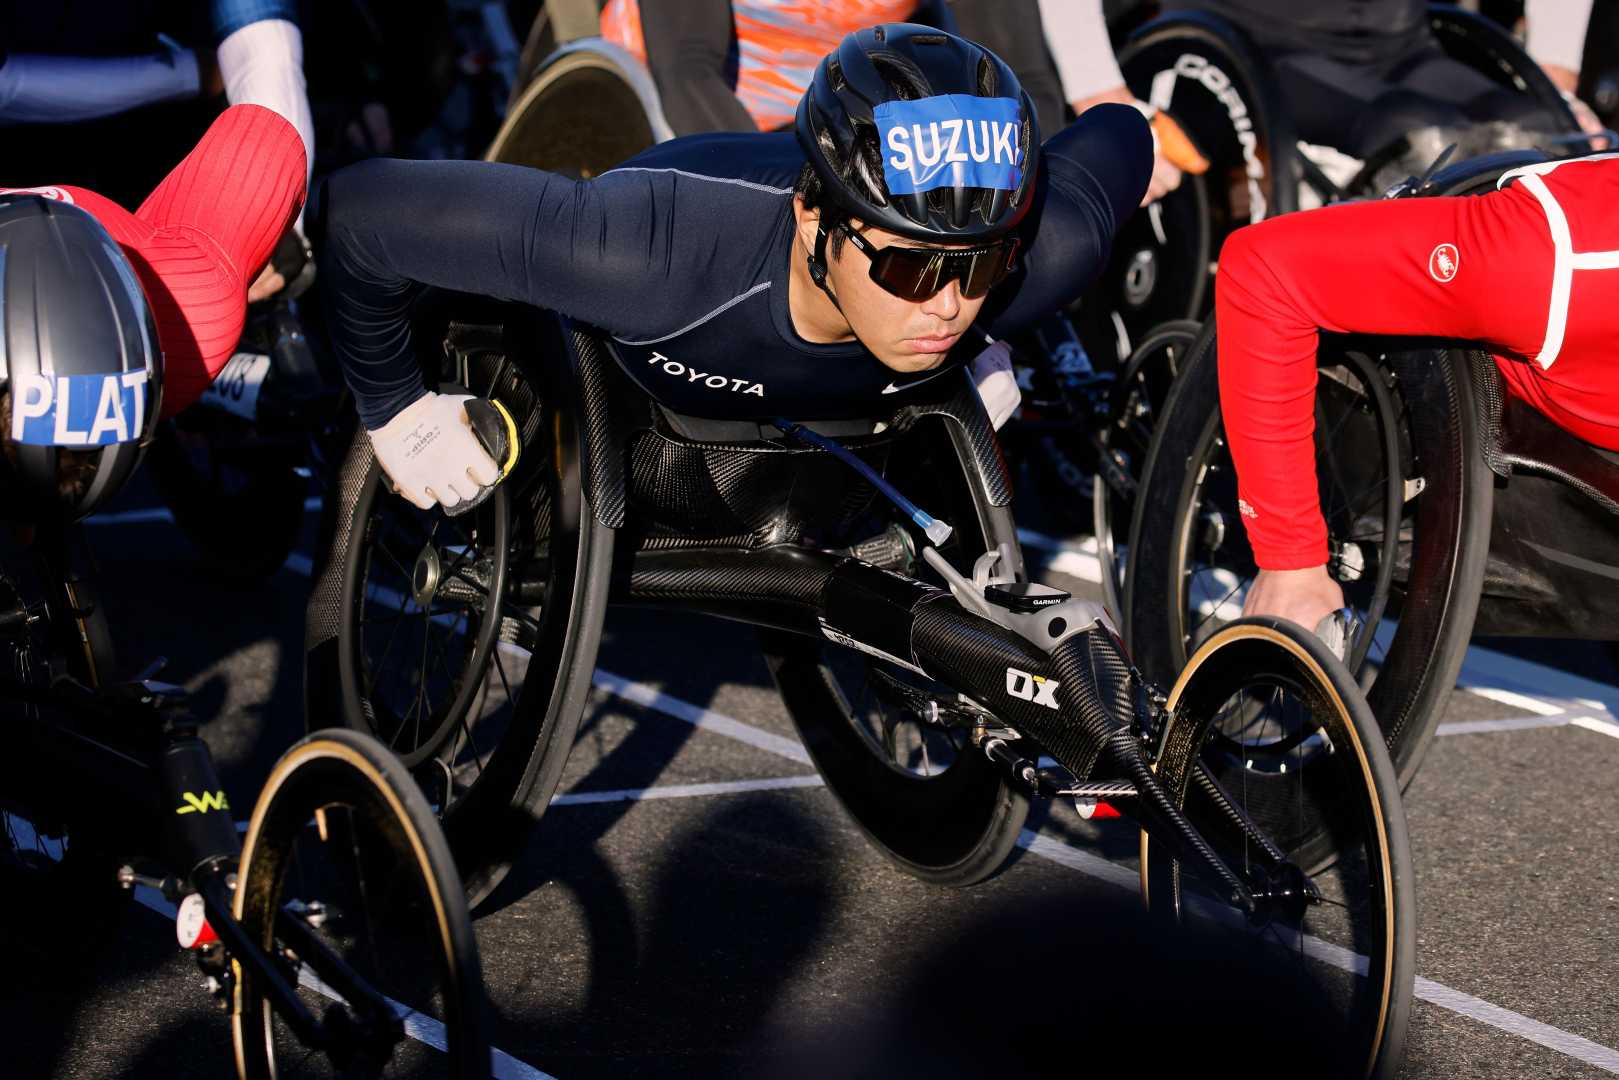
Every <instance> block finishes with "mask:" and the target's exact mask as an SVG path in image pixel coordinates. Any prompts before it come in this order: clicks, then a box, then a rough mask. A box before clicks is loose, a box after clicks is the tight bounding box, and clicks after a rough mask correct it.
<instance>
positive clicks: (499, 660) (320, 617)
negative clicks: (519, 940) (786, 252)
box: [306, 331, 611, 903]
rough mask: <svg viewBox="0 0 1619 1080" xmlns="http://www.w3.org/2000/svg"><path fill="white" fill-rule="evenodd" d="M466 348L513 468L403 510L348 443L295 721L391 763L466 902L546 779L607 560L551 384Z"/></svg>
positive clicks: (578, 703) (571, 725)
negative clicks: (484, 494) (427, 811)
mask: <svg viewBox="0 0 1619 1080" xmlns="http://www.w3.org/2000/svg"><path fill="white" fill-rule="evenodd" d="M507 332H508V333H509V332H510V331H507ZM498 340H500V339H499V337H498V333H497V335H496V337H495V338H494V339H492V341H491V342H485V345H487V346H489V348H490V349H491V350H492V349H493V341H498ZM501 348H502V349H503V350H505V349H507V346H506V345H502V346H501ZM519 348H523V349H524V350H525V352H532V351H534V347H533V346H532V345H528V346H520V345H518V344H517V343H515V342H514V343H511V344H510V351H516V350H517V349H519ZM483 349H484V346H482V345H480V346H475V347H474V346H468V347H467V348H466V349H465V350H464V351H463V353H462V354H461V356H462V360H463V361H464V362H463V371H462V372H460V373H459V375H460V381H462V382H463V383H464V384H465V385H468V386H469V387H470V388H471V391H472V392H473V393H474V394H478V395H481V396H488V397H496V398H498V399H500V400H501V402H502V403H503V404H505V405H506V406H507V409H508V410H509V411H510V412H511V413H512V415H513V417H514V418H516V420H517V423H518V427H519V429H520V434H521V437H522V439H523V444H524V445H523V452H522V455H521V457H520V459H519V461H518V464H517V466H516V468H515V469H514V471H513V473H512V475H510V476H509V477H507V478H506V479H505V480H504V481H503V482H502V483H501V485H500V487H498V488H497V489H496V490H495V492H494V494H493V495H492V496H491V497H490V498H489V499H488V500H487V501H485V503H484V504H483V505H482V506H480V507H478V508H477V509H476V510H474V511H472V512H471V513H469V514H467V515H465V516H463V517H448V516H446V515H444V514H443V513H442V512H441V511H438V510H434V511H432V512H422V511H418V510H417V509H415V508H414V507H413V506H411V505H410V504H409V503H407V502H405V501H404V500H403V499H401V498H399V497H397V496H395V495H393V494H392V493H391V490H390V488H389V485H388V483H387V480H386V478H385V477H384V476H383V475H382V472H381V470H380V468H378V466H377V465H376V463H375V460H374V458H373V456H372V453H371V448H370V443H369V440H368V439H367V438H366V437H365V435H364V434H363V433H362V434H361V435H360V436H359V437H358V438H357V439H356V440H355V443H354V446H353V448H352V450H351V451H350V456H349V460H348V461H347V462H345V464H344V466H343V470H342V478H341V479H340V482H339V485H338V487H339V491H340V495H339V497H340V498H341V497H344V496H348V497H349V498H351V499H352V503H351V504H349V505H350V506H351V507H352V509H346V510H343V511H340V512H339V514H338V515H337V517H338V518H339V521H338V525H337V532H336V534H335V535H334V536H333V538H332V540H331V544H332V555H331V567H330V569H329V570H328V572H327V573H326V574H325V575H324V576H323V578H322V580H321V582H320V583H318V584H317V587H316V590H315V596H314V598H313V599H312V601H311V617H310V622H311V631H310V645H309V652H308V654H307V657H306V663H307V666H308V672H309V684H310V686H311V687H312V689H311V691H310V710H311V716H312V722H313V723H315V724H316V725H317V726H319V725H321V724H332V723H341V724H345V725H347V726H349V727H353V728H357V729H359V730H362V731H367V732H369V733H370V734H373V735H375V736H376V737H377V738H379V739H381V740H382V742H383V743H384V744H386V745H387V746H388V747H389V748H390V749H392V750H394V751H395V752H396V753H398V754H399V755H400V756H401V757H402V758H403V760H404V761H405V763H406V765H407V767H409V768H410V769H411V772H412V775H414V776H415V778H416V780H417V782H418V783H419V784H420V785H421V787H422V790H423V791H424V792H425V793H426V794H427V797H428V800H429V803H430V805H432V806H433V807H434V808H435V810H436V811H437V813H438V814H439V816H440V818H441V821H442V824H443V827H444V831H445V834H446V835H447V836H448V837H449V840H450V846H451V849H452V850H453V851H454V852H455V855H456V860H457V864H458V866H459V867H460V871H461V876H462V879H463V880H464V881H465V882H466V884H467V888H468V890H469V895H470V896H471V897H472V899H473V902H474V903H476V902H478V901H480V900H482V899H483V898H484V897H485V896H487V895H488V894H489V892H490V891H492V890H493V889H494V887H495V885H497V884H498V883H499V882H500V880H501V879H502V878H503V877H504V876H505V873H506V871H507V870H508V869H509V868H510V865H511V862H512V860H513V859H514V858H515V856H516V854H517V853H518V852H519V851H520V850H521V848H522V846H523V844H524V842H525V841H526V839H527V837H528V834H529V831H530V829H531V828H532V826H533V823H534V822H535V821H536V820H538V818H539V817H540V815H541V814H542V813H543V812H544V810H545V807H546V805H547V803H548V802H549V800H550V797H551V795H552V793H553V792H554V791H555V789H556V784H557V782H558V780H559V778H560V777H561V773H562V767H563V764H564V763H565V762H566V759H567V754H568V751H569V749H570V748H571V747H572V744H573V736H574V733H575V731H576V730H577V729H578V724H579V719H580V716H581V715H582V713H583V710H584V707H585V701H586V695H587V694H588V693H589V689H590V682H591V673H592V670H593V667H594V657H595V650H596V646H597V643H598V642H599V640H600V634H601V620H602V616H603V612H604V610H605V606H606V588H607V571H608V568H609V566H610V562H611V532H610V531H609V530H606V529H604V528H602V527H601V526H600V525H599V524H598V523H597V522H596V519H595V516H594V514H592V512H591V511H590V509H589V507H588V505H587V504H586V502H585V499H584V496H583V493H582V490H581V484H580V477H579V461H580V455H579V449H580V436H579V433H578V430H577V428H576V427H575V425H574V422H573V413H572V409H571V406H569V405H568V404H567V400H568V399H567V395H566V393H565V392H564V391H563V389H562V388H561V380H560V379H559V378H557V377H555V375H554V374H553V375H552V376H547V375H546V374H545V373H544V372H541V371H538V370H530V369H529V368H528V367H527V366H526V365H522V366H520V365H519V364H517V363H515V362H513V361H510V360H508V359H507V355H508V352H506V351H502V352H495V351H483ZM539 360H540V363H536V364H535V365H534V366H535V368H536V369H538V368H539V367H540V366H542V364H549V366H551V367H552V368H559V367H561V365H560V364H559V363H557V362H556V361H557V357H555V356H541V357H539ZM547 380H549V381H547ZM350 493H352V494H350ZM334 584H335V588H331V586H332V585H334ZM328 612H329V613H330V614H328ZM328 619H329V620H330V621H329V622H328V621H327V620H328ZM325 693H330V694H331V696H332V698H333V699H335V700H334V702H327V701H324V700H322V699H323V695H324V694H325ZM334 703H335V704H336V705H338V706H339V708H337V709H333V708H332V704H334Z"/></svg>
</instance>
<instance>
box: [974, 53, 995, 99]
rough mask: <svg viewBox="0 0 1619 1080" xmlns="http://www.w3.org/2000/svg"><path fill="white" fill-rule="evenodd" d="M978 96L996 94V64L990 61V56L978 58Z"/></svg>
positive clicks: (992, 95)
mask: <svg viewBox="0 0 1619 1080" xmlns="http://www.w3.org/2000/svg"><path fill="white" fill-rule="evenodd" d="M978 96H979V97H994V96H995V65H994V64H992V63H990V62H989V57H987V56H981V57H979V58H978Z"/></svg>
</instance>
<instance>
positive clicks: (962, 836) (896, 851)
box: [761, 431, 1029, 886]
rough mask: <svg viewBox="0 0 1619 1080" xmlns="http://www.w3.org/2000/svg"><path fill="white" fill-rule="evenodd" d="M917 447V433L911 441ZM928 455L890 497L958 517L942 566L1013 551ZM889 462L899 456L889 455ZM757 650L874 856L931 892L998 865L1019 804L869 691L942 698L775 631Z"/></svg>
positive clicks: (1012, 538)
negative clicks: (909, 497)
mask: <svg viewBox="0 0 1619 1080" xmlns="http://www.w3.org/2000/svg"><path fill="white" fill-rule="evenodd" d="M927 434H937V432H936V431H935V432H930V433H927ZM922 436H924V433H923V432H921V431H918V432H915V433H913V435H912V436H911V439H912V440H917V439H919V438H920V437H922ZM939 444H944V445H942V446H941V445H939ZM907 445H908V446H909V448H910V449H915V448H916V447H915V443H914V442H913V443H910V444H907ZM930 451H931V452H929V453H927V455H926V456H924V457H917V458H911V459H910V460H911V461H912V462H913V463H919V464H920V465H921V467H920V468H919V469H918V470H917V473H918V476H917V479H916V480H914V481H912V480H906V481H905V482H903V483H902V484H901V488H902V490H905V491H907V492H908V493H909V492H915V493H917V494H918V496H919V497H921V498H922V499H923V500H924V501H923V503H922V505H927V506H930V507H932V506H940V507H945V508H947V509H956V510H957V511H958V512H957V513H956V514H955V515H954V516H950V517H948V518H947V520H950V521H952V522H954V523H955V524H956V526H957V528H956V531H955V534H954V535H953V536H952V538H951V539H950V540H949V541H948V542H947V543H946V545H945V547H944V548H943V549H942V550H943V551H944V553H945V554H946V556H947V557H948V558H949V559H950V561H951V563H952V565H954V566H955V567H956V569H958V570H961V571H963V572H968V573H970V572H971V569H972V564H973V561H974V560H975V559H976V558H977V557H978V556H979V555H980V554H982V553H983V552H985V551H986V550H989V549H990V548H991V547H993V546H995V545H996V544H998V543H1002V542H1008V543H1011V544H1013V545H1014V550H1016V547H1015V545H1016V542H1017V541H1016V533H1015V530H1014V529H1013V527H1012V522H1011V516H1010V514H1009V513H1006V512H1005V511H992V512H990V513H988V514H986V515H984V516H979V515H978V514H977V513H976V512H975V511H974V509H973V506H974V503H973V500H972V498H971V496H970V494H969V493H968V491H967V490H966V485H967V481H966V479H965V476H964V472H965V470H964V469H963V467H962V465H963V463H962V462H961V461H960V460H959V459H958V458H956V457H955V455H954V453H953V451H952V450H951V449H950V448H949V447H948V444H947V443H944V440H942V439H939V440H936V441H934V443H933V445H932V446H931V447H930ZM895 456H896V458H900V457H906V456H908V455H906V454H901V453H899V452H898V450H897V451H896V455H895ZM929 462H931V463H932V464H928V463H929ZM929 473H931V474H933V475H934V476H935V477H945V476H949V477H954V478H956V479H955V480H954V481H953V485H954V490H953V491H952V492H951V495H949V496H929V495H928V489H927V488H925V487H922V488H919V487H917V485H918V484H920V483H923V482H924V481H923V479H922V478H923V477H925V476H926V475H928V474H929ZM952 496H953V497H952ZM970 522H971V523H976V525H977V527H976V528H973V527H972V526H971V525H969V523H970ZM931 573H932V572H931V571H927V572H926V575H927V576H931ZM761 639H762V641H763V644H764V651H765V659H766V662H767V664H768V666H769V668H770V673H771V675H772V676H773V677H774V678H775V680H776V686H777V688H778V689H779V690H780V692H781V697H782V701H783V702H784V703H785V705H786V706H787V712H788V713H789V715H791V717H792V719H793V724H794V726H795V727H796V728H797V729H798V733H799V737H800V738H801V739H803V742H804V745H805V747H806V748H808V750H809V753H810V757H811V758H812V759H813V761H814V762H815V767H816V769H817V770H818V771H819V772H820V774H821V776H822V777H823V778H824V779H825V780H826V784H827V787H828V788H830V789H831V791H832V793H833V795H834V796H836V798H837V800H838V802H839V803H841V804H842V806H843V808H844V810H846V811H847V812H848V814H849V816H850V817H852V818H853V819H854V821H855V824H856V825H858V826H859V827H860V829H861V831H862V832H864V833H865V834H866V836H867V838H868V839H870V840H871V842H872V843H873V844H874V845H876V847H877V848H878V850H880V851H881V852H882V853H883V854H884V855H886V856H887V857H888V858H889V859H890V860H892V861H893V862H894V863H895V864H896V865H897V866H898V867H899V868H900V869H901V870H903V871H904V872H905V873H907V874H910V875H911V876H913V877H916V878H919V879H921V880H923V881H927V882H930V883H932V884H936V885H952V886H964V885H971V884H974V883H976V882H979V881H982V880H984V879H985V878H988V877H990V876H991V875H993V874H994V873H995V872H996V871H998V870H999V869H1000V868H1001V867H1002V866H1003V865H1004V864H1005V863H1006V861H1007V859H1008V857H1009V856H1010V855H1011V853H1012V850H1013V849H1014V848H1015V847H1016V845H1017V840H1018V836H1019V834H1020V833H1021V832H1022V829H1023V822H1024V820H1025V819H1026V818H1027V816H1028V812H1029V804H1028V799H1027V797H1026V796H1025V795H1024V794H1023V793H1022V792H1021V791H1019V790H1016V789H1014V788H1012V787H1010V786H1009V785H1007V784H1006V783H1005V782H1004V780H1003V779H1002V774H1001V773H1000V771H999V770H998V769H997V768H996V767H995V766H994V765H993V764H992V763H991V762H990V761H989V759H988V758H987V757H985V756H984V755H983V754H982V753H979V752H978V751H977V750H976V748H974V747H972V746H971V744H970V742H969V741H968V740H967V734H966V732H965V731H963V730H961V729H949V728H942V727H937V726H931V725H929V724H928V723H926V722H925V721H924V720H923V719H922V718H921V717H920V716H918V715H917V714H916V713H915V712H912V711H909V710H906V709H904V708H902V707H898V706H896V705H895V704H894V703H893V699H892V697H890V698H889V699H888V700H886V701H885V700H884V699H883V698H882V697H880V696H879V695H878V690H877V682H876V680H880V679H882V678H883V677H884V676H887V677H889V678H893V679H896V680H898V681H900V682H904V683H906V684H908V685H912V686H916V687H920V688H923V689H927V690H933V691H940V690H941V689H942V688H940V687H938V686H937V685H935V684H932V683H930V682H929V681H928V680H927V679H926V678H925V677H923V676H920V675H918V674H916V673H914V672H911V671H908V670H905V669H903V668H901V667H899V666H898V665H895V664H891V663H888V662H886V661H883V660H880V659H876V658H873V657H869V656H867V655H866V654H864V653H861V652H856V651H854V650H853V649H849V648H845V647H843V646H841V645H834V644H832V643H831V642H827V641H818V640H814V639H810V638H805V637H798V636H795V635H792V634H789V633H785V632H780V631H769V632H764V633H762V634H761ZM874 672H880V674H874Z"/></svg>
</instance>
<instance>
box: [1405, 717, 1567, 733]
mask: <svg viewBox="0 0 1619 1080" xmlns="http://www.w3.org/2000/svg"><path fill="white" fill-rule="evenodd" d="M1571 723H1573V721H1572V720H1569V719H1568V718H1567V717H1563V716H1509V717H1506V718H1505V719H1502V720H1457V721H1456V722H1454V723H1450V724H1440V725H1439V727H1438V728H1437V729H1436V730H1435V732H1434V734H1435V735H1483V734H1488V733H1491V732H1497V731H1527V730H1529V729H1530V728H1553V727H1567V726H1568V725H1569V724H1571Z"/></svg>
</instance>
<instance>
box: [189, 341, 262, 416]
mask: <svg viewBox="0 0 1619 1080" xmlns="http://www.w3.org/2000/svg"><path fill="white" fill-rule="evenodd" d="M269 373H270V358H269V357H268V356H266V355H264V354H263V353H245V352H239V353H237V354H236V355H235V356H233V357H231V358H230V360H229V361H227V362H226V364H225V367H224V369H223V370H221V371H220V373H219V376H218V377H217V378H216V379H214V381H213V383H212V385H210V386H209V387H208V389H207V390H206V391H204V392H203V395H202V398H201V401H202V403H203V404H204V405H207V406H210V407H211V408H215V409H223V410H224V411H225V412H228V413H232V414H234V415H236V416H240V417H241V418H242V419H244V420H256V419H258V415H259V391H260V390H262V389H264V377H265V376H266V375H268V374H269Z"/></svg>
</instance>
